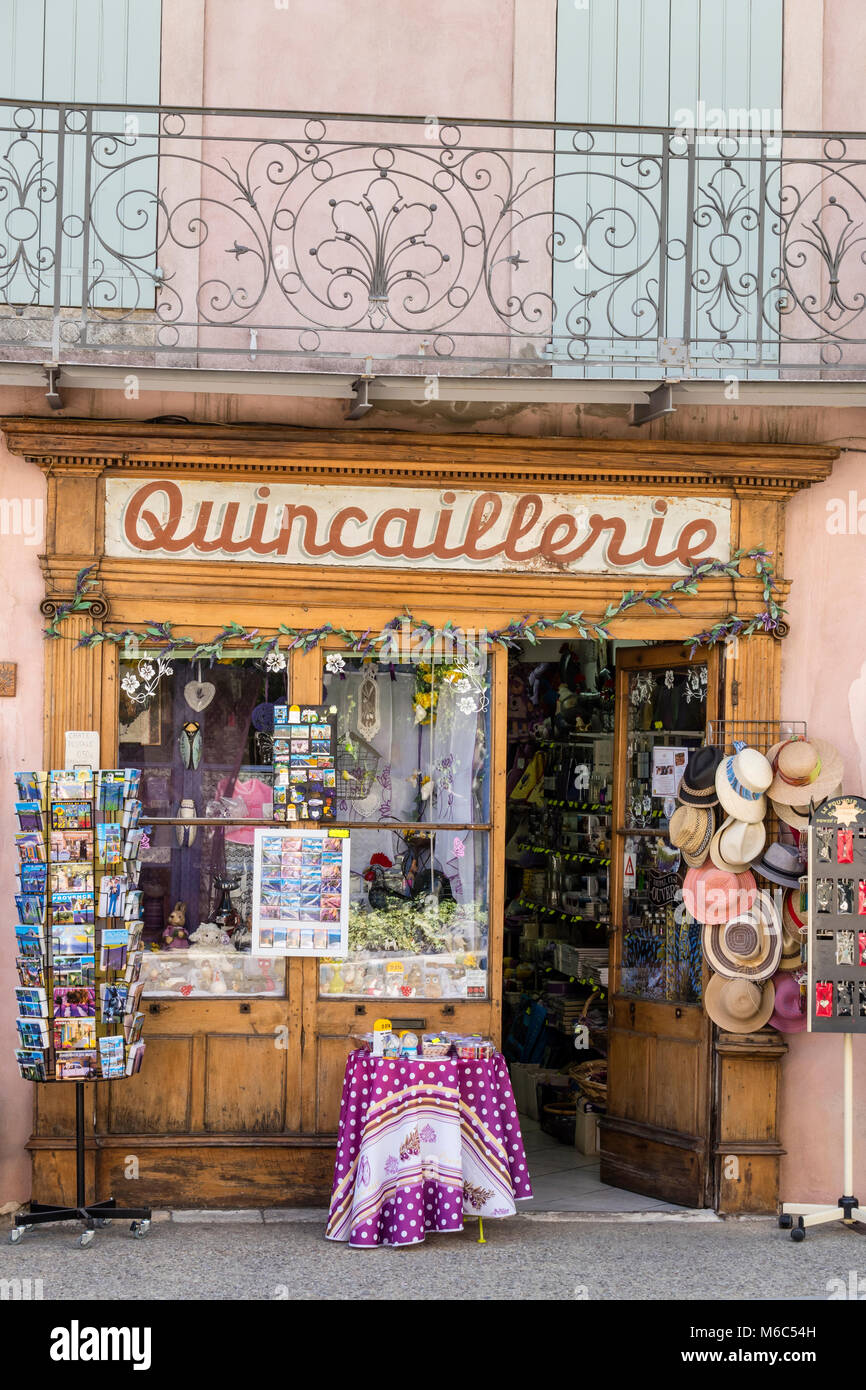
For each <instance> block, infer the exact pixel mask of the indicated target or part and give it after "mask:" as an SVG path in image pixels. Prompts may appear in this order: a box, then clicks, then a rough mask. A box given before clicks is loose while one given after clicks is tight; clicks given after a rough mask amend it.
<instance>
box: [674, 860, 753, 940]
mask: <svg viewBox="0 0 866 1390" xmlns="http://www.w3.org/2000/svg"><path fill="white" fill-rule="evenodd" d="M757 895H758V885H757V883H756V882H755V879H754V876H753V875H752V874H751V873H749V872H748V871H746V872H745V873H741V874H734V873H728V871H727V870H726V869H717V868H716V866H715V864H704V865H702V866H701V868H700V869H689V870H688V871H687V873H686V876H685V879H684V881H683V902H684V903H685V905H686V911H687V912H688V913H689V914H690V915H691V916H692V917H694V919H695V921H697V922H702V923H703V924H704V925H705V926H706V925H711V926H712V925H715V924H717V923H719V922H727V920H728V918H729V917H736V916H737V915H738V914H739V913H742V912H748V911H749V910H750V909H751V907H752V906H753V905H754V901H755V898H756V897H757Z"/></svg>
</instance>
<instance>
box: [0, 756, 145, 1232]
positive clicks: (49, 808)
mask: <svg viewBox="0 0 866 1390" xmlns="http://www.w3.org/2000/svg"><path fill="white" fill-rule="evenodd" d="M138 779H139V773H138V772H137V771H135V770H134V769H122V768H121V769H107V770H105V769H104V770H96V769H92V768H75V769H73V770H72V771H67V770H64V771H51V772H48V773H46V772H26V773H16V775H15V780H16V784H17V788H18V797H19V800H18V801H16V807H15V809H16V815H17V817H18V823H19V827H20V828H19V832H18V834H17V835H16V837H15V840H16V847H17V850H18V858H19V864H18V888H19V892H18V893H17V894H16V899H15V901H16V907H17V909H18V925H17V926H16V928H15V936H16V952H17V957H16V970H17V976H18V981H19V984H18V986H17V987H16V991H15V995H16V1002H17V1005H18V1019H17V1024H16V1027H17V1032H18V1044H19V1045H18V1050H17V1052H16V1060H17V1062H18V1066H19V1071H20V1074H21V1076H22V1077H24V1078H25V1079H26V1080H31V1081H37V1082H51V1083H52V1084H54V1083H57V1084H60V1085H62V1084H63V1083H64V1082H72V1083H73V1084H74V1086H75V1160H76V1162H75V1205H74V1206H65V1205H62V1204H60V1203H55V1204H46V1203H43V1202H31V1203H30V1204H29V1209H28V1210H27V1211H23V1212H20V1213H19V1214H18V1215H17V1216H16V1217H15V1222H14V1227H13V1230H12V1232H11V1235H10V1240H11V1241H12V1243H13V1244H16V1243H17V1242H18V1241H20V1240H21V1238H22V1236H23V1235H24V1233H25V1231H28V1230H31V1229H33V1228H34V1227H35V1226H42V1225H47V1224H49V1223H51V1222H55V1221H82V1222H83V1223H84V1227H85V1229H84V1232H83V1233H82V1235H81V1237H80V1239H79V1242H78V1243H79V1245H80V1246H82V1247H86V1246H88V1245H89V1244H90V1243H91V1241H92V1240H93V1238H94V1235H95V1231H96V1228H97V1226H104V1225H108V1223H109V1222H110V1221H117V1220H126V1221H130V1222H131V1223H132V1225H131V1231H132V1234H133V1235H136V1236H141V1235H144V1234H145V1232H146V1231H147V1229H148V1228H149V1226H150V1219H151V1213H150V1209H149V1208H147V1207H119V1206H118V1205H117V1203H116V1201H115V1199H114V1198H113V1197H110V1198H107V1199H105V1200H103V1201H100V1202H93V1203H88V1202H87V1200H86V1195H85V1193H86V1186H87V1183H86V1171H85V1128H84V1087H85V1083H86V1082H97V1081H109V1080H114V1079H117V1080H119V1079H122V1078H124V1077H127V1076H131V1075H133V1074H134V1073H135V1072H136V1071H137V1070H138V1069H139V1067H140V1065H141V1060H142V1056H143V1053H144V1043H143V1042H142V1041H141V1036H140V1035H141V1026H142V1023H143V1021H144V1015H143V1014H142V1013H140V1012H138V1010H137V1005H138V1001H139V998H140V994H141V990H142V988H143V982H141V981H140V978H139V977H140V973H141V959H142V953H141V932H142V924H141V893H140V892H139V891H138V888H137V883H138V854H139V846H140V841H141V836H142V831H141V830H139V829H138V818H139V814H140V811H141V804H140V802H139V801H138V800H137V789H138Z"/></svg>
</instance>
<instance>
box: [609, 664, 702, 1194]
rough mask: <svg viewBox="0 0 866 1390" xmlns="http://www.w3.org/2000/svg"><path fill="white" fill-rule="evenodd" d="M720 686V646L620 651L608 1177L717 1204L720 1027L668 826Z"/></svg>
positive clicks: (698, 930) (649, 1190)
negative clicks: (713, 1182) (710, 1014)
mask: <svg viewBox="0 0 866 1390" xmlns="http://www.w3.org/2000/svg"><path fill="white" fill-rule="evenodd" d="M717 681H718V658H717V655H716V653H715V651H713V652H711V653H710V654H709V655H707V654H703V655H700V656H698V657H696V659H695V660H694V661H689V660H688V659H687V658H684V656H683V651H682V648H681V647H679V646H676V645H674V644H671V645H668V646H656V647H639V648H637V647H636V648H634V649H628V648H626V649H625V650H622V649H620V651H619V653H618V656H617V677H616V730H615V744H614V825H615V833H614V837H613V839H614V845H613V849H612V863H611V868H612V881H611V920H612V923H613V935H612V941H611V975H610V989H611V999H610V1012H609V1040H608V1062H609V1066H608V1108H607V1115H606V1117H605V1118H604V1119H603V1120H602V1121H601V1126H600V1130H601V1178H602V1181H603V1182H607V1183H610V1184H612V1185H613V1186H616V1187H622V1188H626V1189H628V1190H630V1191H633V1192H641V1193H644V1194H646V1195H648V1196H652V1197H658V1198H660V1199H662V1200H664V1201H667V1202H675V1203H679V1204H682V1205H684V1206H689V1207H703V1206H706V1205H708V1204H709V1203H710V1201H711V1197H710V1170H711V1163H710V1139H711V1134H712V1127H711V1113H710V1112H711V1095H712V1087H711V1075H712V1072H711V1060H712V1027H711V1024H710V1021H709V1019H708V1018H707V1016H706V1014H705V1013H704V1009H703V1005H702V1002H701V1000H702V995H703V977H704V970H703V954H702V948H701V928H700V926H699V925H698V924H697V923H695V922H693V921H692V920H691V919H690V918H689V917H688V916H687V915H686V914H685V913H684V910H683V908H682V905H681V897H678V895H677V889H678V888H679V886H680V884H681V882H682V877H683V874H684V872H685V868H686V865H685V864H684V863H683V862H682V861H681V856H680V855H679V853H678V852H677V851H674V850H672V848H671V846H670V842H669V841H668V839H667V830H666V827H667V821H668V816H669V815H670V813H671V811H672V809H673V807H674V805H675V801H674V786H675V784H677V783H678V775H679V772H680V771H681V769H682V766H683V762H684V759H686V758H687V757H688V752H689V751H690V750H691V749H692V748H695V747H698V746H699V745H700V744H701V743H703V741H704V733H705V728H706V722H707V720H708V719H713V718H715V717H716V699H717ZM663 749H664V750H666V751H665V752H661V751H660V750H663Z"/></svg>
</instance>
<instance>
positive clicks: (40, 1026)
mask: <svg viewBox="0 0 866 1390" xmlns="http://www.w3.org/2000/svg"><path fill="white" fill-rule="evenodd" d="M15 1027H16V1028H17V1029H18V1037H19V1038H20V1040H21V1046H22V1047H47V1046H48V1023H47V1021H46V1020H45V1019H44V1018H16V1020H15Z"/></svg>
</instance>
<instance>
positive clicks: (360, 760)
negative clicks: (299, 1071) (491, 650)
mask: <svg viewBox="0 0 866 1390" xmlns="http://www.w3.org/2000/svg"><path fill="white" fill-rule="evenodd" d="M325 665H326V669H325V699H326V701H327V702H328V703H329V704H335V705H336V706H337V711H338V715H337V734H338V738H337V744H338V759H337V788H338V801H337V819H338V820H340V821H341V822H347V823H350V824H352V825H353V829H352V874H351V885H352V886H351V908H350V920H349V954H348V956H347V958H346V959H345V960H342V961H336V960H332V961H331V960H324V961H322V962H321V963H320V973H319V985H320V991H321V993H322V994H323V995H329V996H334V995H337V996H343V997H372V998H428V999H436V998H443V999H462V998H470V999H471V998H484V997H486V996H487V993H488V977H487V949H488V831H487V829H486V827H487V825H488V822H489V815H490V680H489V671H488V670H487V668H486V665H485V664H484V662H483V661H481V662H479V661H477V660H475V659H474V658H460V659H457V658H451V657H448V656H446V657H443V658H441V659H429V658H425V657H423V656H421V657H418V658H417V659H404V658H402V657H401V659H400V660H395V661H378V660H376V661H374V660H365V659H363V658H359V657H354V656H349V655H337V654H334V653H331V654H329V656H328V658H327V660H326V663H325ZM355 827H356V828H355ZM425 827H429V828H425ZM471 827H474V828H471ZM479 827H480V828H479Z"/></svg>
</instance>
